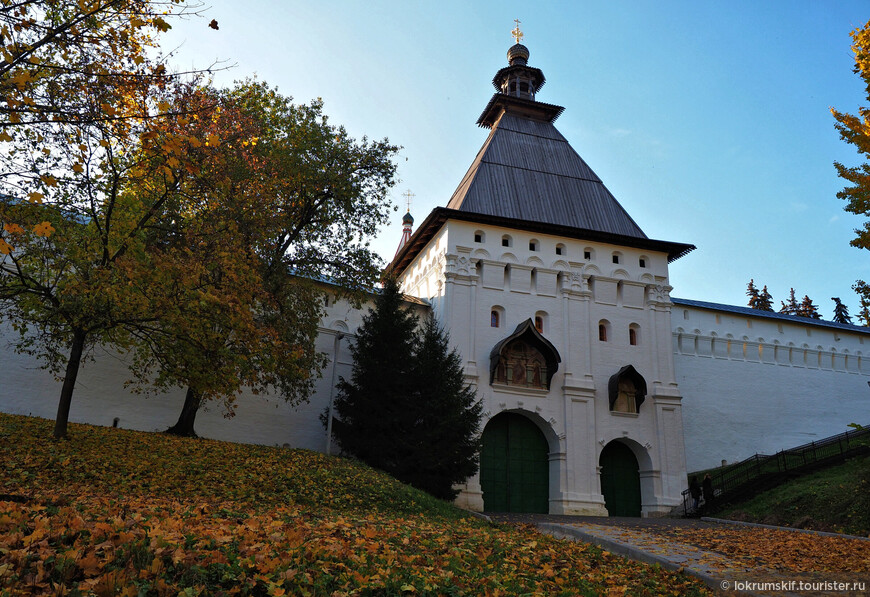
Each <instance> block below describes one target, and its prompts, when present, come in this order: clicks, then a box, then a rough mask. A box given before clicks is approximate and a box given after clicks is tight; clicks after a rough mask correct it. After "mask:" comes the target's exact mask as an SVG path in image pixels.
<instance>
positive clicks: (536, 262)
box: [526, 255, 545, 267]
mask: <svg viewBox="0 0 870 597" xmlns="http://www.w3.org/2000/svg"><path fill="white" fill-rule="evenodd" d="M526 265H532V266H535V267H544V265H545V264H544V260H543V259H541V258H540V257H535V256H534V255H533V256H531V257H529V258H528V259H526Z"/></svg>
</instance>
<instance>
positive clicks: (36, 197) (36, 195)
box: [27, 191, 45, 203]
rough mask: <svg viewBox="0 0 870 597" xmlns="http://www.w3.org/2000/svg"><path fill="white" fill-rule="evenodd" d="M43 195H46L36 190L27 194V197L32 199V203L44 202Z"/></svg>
mask: <svg viewBox="0 0 870 597" xmlns="http://www.w3.org/2000/svg"><path fill="white" fill-rule="evenodd" d="M43 197H45V195H43V194H42V193H38V192H36V191H33V192H32V193H30V194H29V195H28V196H27V198H28V199H29V200H30V202H31V203H42V198H43Z"/></svg>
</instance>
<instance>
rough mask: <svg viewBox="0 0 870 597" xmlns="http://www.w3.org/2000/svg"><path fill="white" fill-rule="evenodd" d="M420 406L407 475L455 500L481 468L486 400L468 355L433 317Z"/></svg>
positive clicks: (422, 362)
mask: <svg viewBox="0 0 870 597" xmlns="http://www.w3.org/2000/svg"><path fill="white" fill-rule="evenodd" d="M416 357H417V358H416V370H415V378H416V391H415V396H416V407H415V408H416V411H417V414H418V417H417V419H416V421H415V425H414V429H413V430H409V431H411V437H412V438H413V439H414V441H415V442H416V445H415V446H414V450H412V452H411V453H410V454H409V455H408V461H407V462H406V465H407V470H406V474H405V475H404V477H403V478H402V480H404V481H406V482H408V483H410V484H411V485H413V486H414V487H417V488H419V489H422V490H424V491H426V492H428V493H430V494H432V495H434V496H435V497H438V498H442V499H446V500H452V499H454V498H455V497H456V494H457V493H458V492H457V491H456V490H455V489H453V486H454V485H455V484H457V483H462V482H464V481H465V480H466V479H468V478H469V477H470V476H472V475H473V474H474V473H476V472H477V467H478V455H479V452H480V417H481V412H482V408H483V407H482V405H481V403H480V402H479V401H478V400H477V396H476V394H475V392H474V390H473V389H472V388H471V387H470V386H468V384H466V382H465V379H464V376H463V371H462V360H461V358H460V357H459V353H457V352H456V350H451V349H450V340H449V336H448V334H447V333H446V332H444V331H443V330H442V329H441V328H440V327H439V325H438V323H437V322H436V321H435V318H434V317H429V318H428V319H427V320H426V322H425V325H424V328H423V335H422V338H421V340H420V344H419V346H418V350H417V355H416Z"/></svg>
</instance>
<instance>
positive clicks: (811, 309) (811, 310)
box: [796, 294, 822, 319]
mask: <svg viewBox="0 0 870 597" xmlns="http://www.w3.org/2000/svg"><path fill="white" fill-rule="evenodd" d="M796 315H800V316H801V317H809V318H810V319H821V318H822V316H821V315H820V314H819V307H818V305H814V304H813V301H812V299H811V298H810V297H809V296H807V295H806V294H805V295H804V298H803V300H801V303H800V305H798V310H797V313H796Z"/></svg>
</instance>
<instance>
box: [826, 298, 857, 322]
mask: <svg viewBox="0 0 870 597" xmlns="http://www.w3.org/2000/svg"><path fill="white" fill-rule="evenodd" d="M831 300H832V301H834V323H848V324H851V323H852V317H851V315H849V308H848V307H847V306H846V305H844V304H843V303H842V302H841V301H840V299H839V297H831Z"/></svg>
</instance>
